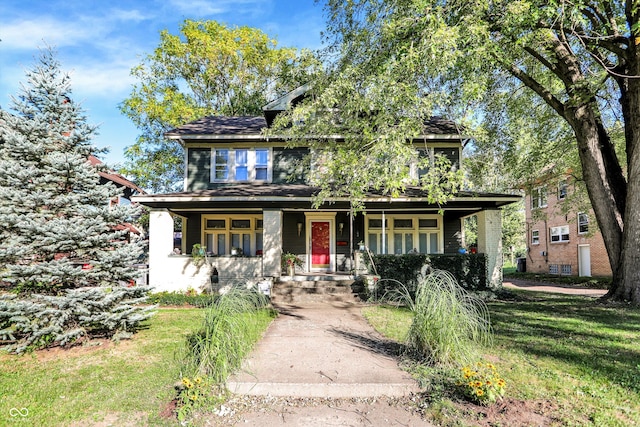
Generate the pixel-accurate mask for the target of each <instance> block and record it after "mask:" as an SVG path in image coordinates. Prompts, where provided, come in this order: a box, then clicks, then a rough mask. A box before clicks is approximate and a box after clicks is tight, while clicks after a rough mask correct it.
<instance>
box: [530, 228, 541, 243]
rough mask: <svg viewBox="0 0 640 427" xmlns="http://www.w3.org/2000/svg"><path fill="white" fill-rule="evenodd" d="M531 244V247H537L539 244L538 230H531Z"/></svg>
mask: <svg viewBox="0 0 640 427" xmlns="http://www.w3.org/2000/svg"><path fill="white" fill-rule="evenodd" d="M531 244H532V245H539V244H540V231H539V230H532V231H531Z"/></svg>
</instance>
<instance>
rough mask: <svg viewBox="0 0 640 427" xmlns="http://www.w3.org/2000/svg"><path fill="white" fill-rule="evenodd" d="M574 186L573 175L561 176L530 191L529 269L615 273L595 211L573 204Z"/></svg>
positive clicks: (576, 273)
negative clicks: (598, 228)
mask: <svg viewBox="0 0 640 427" xmlns="http://www.w3.org/2000/svg"><path fill="white" fill-rule="evenodd" d="M573 188H574V186H573V185H572V182H571V178H570V177H561V178H556V179H549V180H548V181H546V182H543V183H540V184H538V185H536V186H534V187H533V188H532V189H531V190H530V191H527V194H526V199H525V207H526V208H525V213H526V222H527V255H526V270H527V271H528V272H532V273H549V274H558V275H567V276H611V267H610V265H609V258H608V256H607V251H606V248H605V246H604V241H603V239H602V234H601V233H600V231H598V230H597V227H596V226H595V217H594V215H593V211H592V210H591V209H585V210H584V211H582V210H579V209H577V208H575V205H569V203H572V202H571V200H569V199H570V197H569V196H570V195H571V193H570V192H571V191H573ZM592 220H593V222H592Z"/></svg>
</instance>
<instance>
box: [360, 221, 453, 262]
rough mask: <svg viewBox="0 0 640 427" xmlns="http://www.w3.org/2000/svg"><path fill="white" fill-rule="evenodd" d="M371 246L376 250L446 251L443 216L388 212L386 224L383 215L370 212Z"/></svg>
mask: <svg viewBox="0 0 640 427" xmlns="http://www.w3.org/2000/svg"><path fill="white" fill-rule="evenodd" d="M365 225H366V234H365V235H366V236H367V242H366V244H367V246H368V247H369V249H370V250H371V252H373V253H376V254H381V253H387V254H407V253H423V254H434V253H442V246H443V243H442V217H441V216H439V215H424V216H418V217H413V216H409V215H386V221H385V225H384V238H385V243H384V248H383V239H382V237H383V227H382V216H381V215H367V222H366V224H365Z"/></svg>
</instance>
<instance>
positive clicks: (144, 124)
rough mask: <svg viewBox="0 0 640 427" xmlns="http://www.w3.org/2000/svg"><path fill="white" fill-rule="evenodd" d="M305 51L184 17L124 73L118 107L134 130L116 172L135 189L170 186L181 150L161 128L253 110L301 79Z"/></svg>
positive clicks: (177, 181)
mask: <svg viewBox="0 0 640 427" xmlns="http://www.w3.org/2000/svg"><path fill="white" fill-rule="evenodd" d="M316 66H317V61H316V59H315V58H314V57H313V55H312V54H311V52H309V51H297V50H296V49H293V48H280V47H278V46H277V43H276V41H275V40H273V39H271V38H270V37H268V36H267V35H266V34H265V33H263V32H262V31H260V30H258V29H255V28H250V27H233V28H231V27H227V26H225V25H224V24H221V23H219V22H216V21H193V20H185V21H184V22H183V23H182V25H181V27H180V34H178V35H175V34H171V33H169V32H168V31H167V30H164V31H162V32H161V33H160V43H159V45H158V47H157V48H156V49H155V50H154V52H153V53H151V54H149V55H148V56H147V57H146V58H144V59H143V61H142V62H141V63H140V65H138V66H136V67H135V68H133V69H132V71H131V73H132V75H133V76H134V77H136V79H137V81H138V82H137V83H136V84H135V85H134V87H133V90H132V92H131V94H130V95H129V97H128V98H127V99H125V100H124V102H123V103H122V105H121V111H122V112H123V114H125V115H126V116H127V117H129V118H130V119H131V120H132V121H133V123H134V124H135V125H136V126H137V127H138V129H139V130H140V132H141V133H140V135H139V137H138V139H137V141H136V142H135V143H134V144H133V145H131V146H129V147H127V149H126V151H125V156H126V158H127V160H128V161H127V163H126V165H125V168H124V170H123V172H124V173H127V174H129V175H131V176H132V177H134V178H135V180H136V182H137V183H138V184H139V185H141V186H142V187H146V188H148V189H150V190H153V191H160V192H162V191H175V190H177V189H178V188H179V187H180V185H181V182H182V181H181V180H182V177H183V167H184V165H183V161H184V158H183V154H182V148H181V147H180V145H179V144H178V143H177V142H176V141H168V140H166V139H165V138H164V136H163V135H164V133H165V132H167V131H168V130H171V129H173V128H175V127H177V126H181V125H183V124H185V123H188V122H190V121H193V120H196V119H199V118H201V117H204V116H209V115H229V116H250V115H261V114H262V109H261V107H262V106H264V105H265V104H267V102H268V101H271V100H273V99H274V98H277V97H278V96H279V95H281V94H284V93H286V92H288V91H289V90H292V89H294V88H295V87H297V86H299V85H300V84H304V83H306V82H307V80H308V78H309V77H308V73H309V72H311V71H312V70H314V69H315V67H316Z"/></svg>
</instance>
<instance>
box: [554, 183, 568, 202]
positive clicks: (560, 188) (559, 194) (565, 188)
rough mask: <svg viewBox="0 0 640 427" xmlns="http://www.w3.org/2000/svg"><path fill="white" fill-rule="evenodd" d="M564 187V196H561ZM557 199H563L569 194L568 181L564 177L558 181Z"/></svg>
mask: <svg viewBox="0 0 640 427" xmlns="http://www.w3.org/2000/svg"><path fill="white" fill-rule="evenodd" d="M563 187H564V196H562V195H561V194H562V193H561V191H562V188H563ZM557 195H558V200H565V199H566V198H567V196H568V195H569V182H568V181H567V180H566V179H563V180H562V181H560V182H558V193H557Z"/></svg>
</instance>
